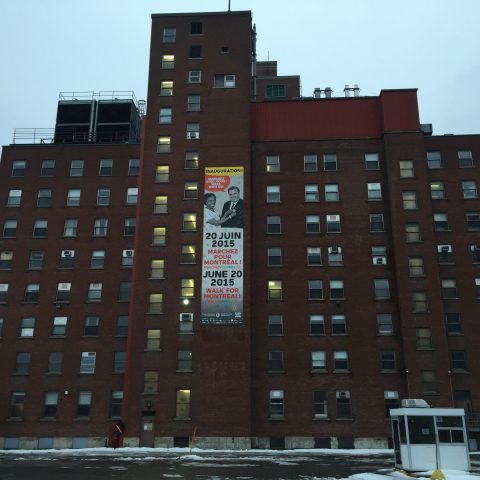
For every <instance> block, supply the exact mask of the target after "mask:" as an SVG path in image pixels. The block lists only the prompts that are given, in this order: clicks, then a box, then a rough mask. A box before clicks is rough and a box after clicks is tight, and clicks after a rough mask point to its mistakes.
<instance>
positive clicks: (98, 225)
mask: <svg viewBox="0 0 480 480" xmlns="http://www.w3.org/2000/svg"><path fill="white" fill-rule="evenodd" d="M107 231H108V219H107V218H97V219H96V220H95V223H94V226H93V236H94V237H106V236H107Z"/></svg>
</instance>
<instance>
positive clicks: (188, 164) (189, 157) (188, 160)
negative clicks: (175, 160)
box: [185, 152, 200, 168]
mask: <svg viewBox="0 0 480 480" xmlns="http://www.w3.org/2000/svg"><path fill="white" fill-rule="evenodd" d="M199 159H200V155H199V153H198V152H186V153H185V168H198V161H199Z"/></svg>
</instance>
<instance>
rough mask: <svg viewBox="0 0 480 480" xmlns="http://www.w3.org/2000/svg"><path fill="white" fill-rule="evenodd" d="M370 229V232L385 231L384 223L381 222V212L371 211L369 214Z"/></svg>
mask: <svg viewBox="0 0 480 480" xmlns="http://www.w3.org/2000/svg"><path fill="white" fill-rule="evenodd" d="M369 220H370V231H371V232H383V231H385V225H384V222H383V213H371V214H370V215H369Z"/></svg>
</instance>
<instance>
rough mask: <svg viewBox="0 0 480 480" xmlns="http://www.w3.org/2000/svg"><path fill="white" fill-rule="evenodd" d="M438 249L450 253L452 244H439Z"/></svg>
mask: <svg viewBox="0 0 480 480" xmlns="http://www.w3.org/2000/svg"><path fill="white" fill-rule="evenodd" d="M438 248H439V250H440V252H441V253H451V252H452V246H451V245H440V246H439V247H438Z"/></svg>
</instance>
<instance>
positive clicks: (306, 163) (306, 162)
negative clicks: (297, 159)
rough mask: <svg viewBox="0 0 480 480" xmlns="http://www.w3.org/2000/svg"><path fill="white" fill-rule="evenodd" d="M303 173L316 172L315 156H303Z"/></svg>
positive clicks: (316, 161)
mask: <svg viewBox="0 0 480 480" xmlns="http://www.w3.org/2000/svg"><path fill="white" fill-rule="evenodd" d="M303 171H304V172H317V171H318V160H317V156H316V155H312V154H308V155H304V156H303Z"/></svg>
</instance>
